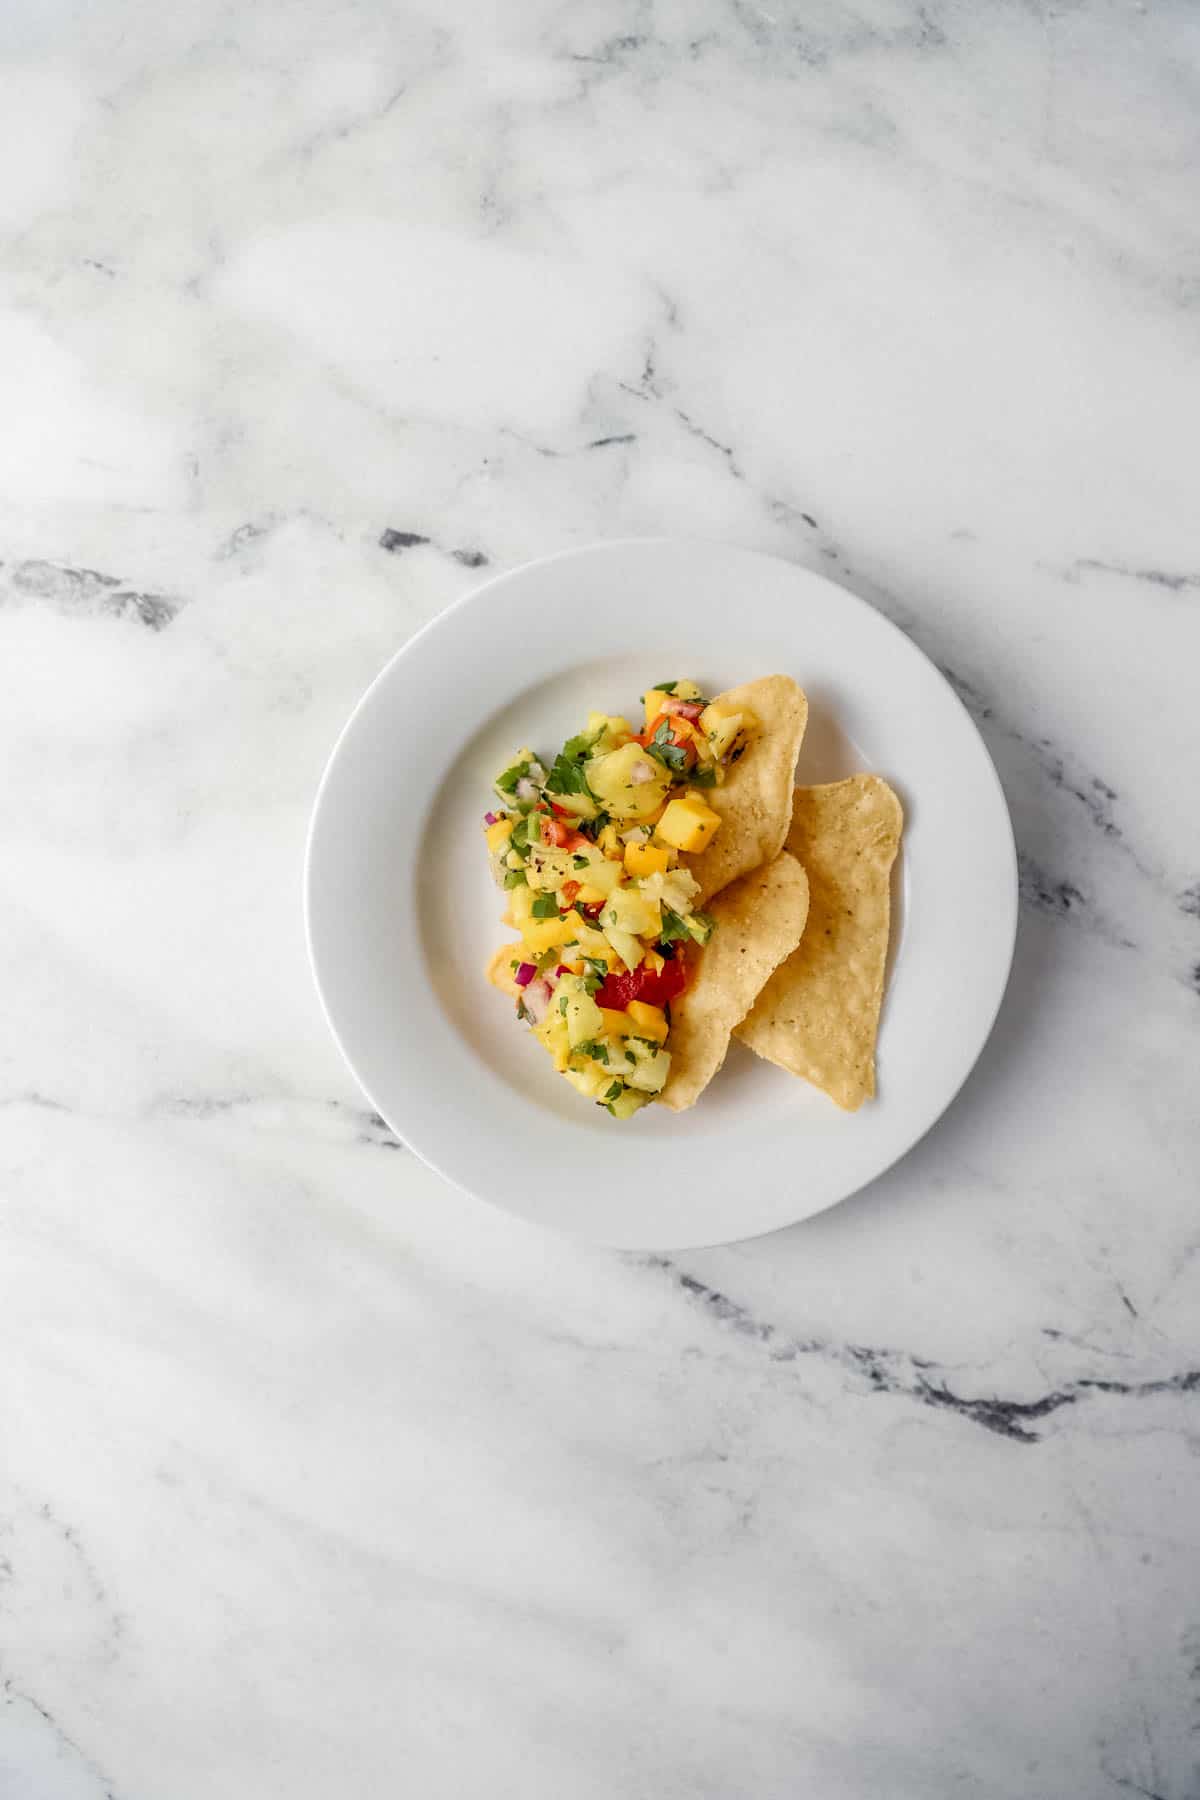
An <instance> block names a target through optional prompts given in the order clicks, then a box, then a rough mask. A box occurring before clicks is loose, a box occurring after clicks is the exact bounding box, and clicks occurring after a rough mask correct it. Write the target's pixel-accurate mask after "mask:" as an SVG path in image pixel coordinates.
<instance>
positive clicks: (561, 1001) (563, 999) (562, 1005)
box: [558, 994, 567, 1017]
mask: <svg viewBox="0 0 1200 1800" xmlns="http://www.w3.org/2000/svg"><path fill="white" fill-rule="evenodd" d="M558 1010H559V1012H560V1013H562V1014H563V1016H564V1017H565V1016H566V1011H567V996H566V995H565V994H560V995H559V996H558Z"/></svg>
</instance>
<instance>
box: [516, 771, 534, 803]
mask: <svg viewBox="0 0 1200 1800" xmlns="http://www.w3.org/2000/svg"><path fill="white" fill-rule="evenodd" d="M537 797H538V791H537V788H536V787H535V786H534V784H533V782H532V781H530V779H529V777H528V775H522V777H521V779H520V781H518V783H517V799H518V800H536V799H537Z"/></svg>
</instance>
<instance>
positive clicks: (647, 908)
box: [600, 887, 662, 938]
mask: <svg viewBox="0 0 1200 1800" xmlns="http://www.w3.org/2000/svg"><path fill="white" fill-rule="evenodd" d="M600 924H601V926H602V928H603V929H604V930H605V931H607V930H608V928H609V926H610V925H615V926H616V928H617V930H618V931H628V932H630V933H631V934H632V935H633V936H634V937H647V938H651V937H657V936H658V934H659V932H660V931H661V929H662V913H661V911H660V910H659V908H658V907H657V906H656V905H655V904H654V903H653V901H651V900H647V898H646V896H645V895H644V894H641V893H639V892H638V890H637V889H636V888H631V887H619V888H614V889H613V891H612V893H611V894H610V895H609V896H608V904H607V906H606V907H605V908H604V911H603V912H602V913H601V914H600Z"/></svg>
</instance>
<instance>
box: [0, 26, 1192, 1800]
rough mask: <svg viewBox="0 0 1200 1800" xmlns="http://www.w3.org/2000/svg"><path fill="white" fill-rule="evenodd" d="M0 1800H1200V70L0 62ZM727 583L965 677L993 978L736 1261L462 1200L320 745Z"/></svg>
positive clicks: (388, 45)
mask: <svg viewBox="0 0 1200 1800" xmlns="http://www.w3.org/2000/svg"><path fill="white" fill-rule="evenodd" d="M0 47H2V50H3V57H2V60H0V149H2V151H3V154H0V396H2V410H3V428H2V429H0V747H2V748H0V755H2V758H3V768H4V780H3V782H2V783H0V815H2V825H3V830H2V842H3V855H2V857H0V922H2V930H0V970H2V977H3V989H4V995H5V1005H4V1009H3V1023H2V1025H0V1046H2V1048H0V1232H2V1236H0V1394H2V1396H3V1400H2V1408H0V1444H2V1449H0V1697H2V1701H3V1704H2V1706H0V1793H2V1794H3V1795H4V1796H5V1800H8V1797H9V1796H12V1797H13V1800H104V1797H106V1800H217V1797H219V1800H243V1797H245V1800H276V1797H279V1800H284V1797H286V1800H326V1797H327V1796H331V1795H338V1796H341V1795H353V1796H355V1797H356V1800H369V1797H373V1796H381V1797H382V1796H389V1797H390V1796H393V1795H396V1794H401V1793H403V1794H412V1795H420V1796H422V1800H442V1797H443V1796H444V1797H445V1800H484V1797H485V1796H486V1800H505V1797H509V1796H511V1797H512V1800H563V1797H564V1796H569V1797H570V1800H617V1797H619V1800H643V1797H647V1800H649V1797H653V1800H795V1797H797V1796H800V1795H805V1796H808V1795H811V1796H814V1797H818V1796H819V1800H881V1797H886V1800H950V1797H951V1796H960V1795H961V1796H972V1797H979V1800H1081V1797H1083V1796H1086V1797H1087V1800H1105V1797H1106V1796H1112V1797H1113V1800H1119V1797H1120V1796H1124V1795H1133V1796H1139V1795H1140V1796H1144V1797H1146V1800H1193V1797H1194V1796H1195V1795H1196V1794H1197V1792H1200V1580H1198V1569H1200V1208H1198V1206H1197V1199H1198V1197H1200V1182H1198V1178H1197V1171H1198V1169H1200V1107H1198V1105H1197V1080H1196V1076H1197V1067H1198V1059H1200V1050H1198V1031H1197V1027H1198V1023H1200V834H1198V831H1197V817H1198V814H1197V806H1196V790H1197V777H1198V775H1200V768H1198V755H1197V710H1196V674H1195V672H1196V669H1197V666H1198V664H1200V526H1198V523H1197V516H1198V515H1197V475H1196V471H1197V457H1196V442H1197V437H1196V420H1197V417H1198V416H1200V360H1198V358H1197V348H1196V325H1197V318H1198V316H1200V312H1198V307H1200V223H1198V222H1200V208H1198V206H1197V199H1198V195H1200V127H1198V125H1197V119H1198V118H1200V77H1198V74H1197V70H1198V68H1200V15H1198V14H1197V12H1196V10H1195V9H1194V8H1188V7H1186V6H1184V5H1182V4H1175V5H1171V4H1166V5H1162V6H1158V7H1152V8H1145V7H1142V6H1137V5H1132V4H1122V3H1118V0H1112V3H1104V0H1082V3H1080V4H1063V5H1059V6H1050V5H1045V6H1043V5H1028V6H1025V5H1017V4H1011V5H1010V4H1000V5H997V6H993V7H972V6H969V5H964V4H961V3H959V4H955V3H953V0H929V3H928V4H925V5H915V4H910V3H908V0H855V3H854V4H850V3H848V0H822V3H821V4H820V5H814V6H811V7H799V6H794V5H793V6H787V5H782V4H775V5H766V4H763V5H758V4H754V3H753V0H692V3H691V4H688V5H682V4H671V3H669V0H582V3H581V4H572V5H565V4H552V3H549V0H518V3H517V4H515V5H512V6H508V7H498V8H487V9H485V8H482V7H477V6H475V5H472V4H469V0H439V3H438V4H436V5H435V4H433V0H424V4H421V0H413V3H406V4H403V5H399V6H397V5H392V4H389V3H387V0H343V3H340V4H337V5H334V4H333V3H332V0H294V3H292V0H263V3H262V4H259V5H256V6H254V7H243V6H236V7H235V6H233V5H230V4H221V3H216V4H214V3H209V0H177V3H175V4H172V5H169V6H161V7H146V6H145V5H142V4H136V3H135V0H101V3H100V4H97V5H92V6H90V7H85V6H83V5H82V4H72V3H71V0H55V3H54V4H50V5H40V4H37V3H35V0H17V4H15V5H13V6H10V7H9V8H7V9H6V11H5V12H4V15H3V18H2V19H0ZM638 533H680V534H701V535H710V536H712V537H713V538H718V539H721V540H724V541H731V542H737V543H742V544H745V545H748V546H750V547H754V548H760V549H765V550H768V551H773V552H775V553H777V554H781V555H784V556H787V557H791V558H793V559H795V560H796V561H798V562H802V563H805V564H807V565H809V566H811V567H814V568H817V569H820V570H822V571H824V572H826V573H828V574H830V575H832V576H833V577H834V578H835V579H837V580H840V581H842V582H844V583H845V585H847V586H848V587H850V588H853V589H854V590H855V591H857V592H859V593H861V594H863V595H865V596H866V597H867V598H868V599H870V600H871V601H873V602H874V603H875V604H876V605H877V606H879V607H880V608H881V609H882V610H883V611H884V612H885V613H886V614H887V615H888V616H889V617H891V618H893V619H895V620H896V621H898V622H899V623H900V624H901V625H902V626H903V627H904V628H905V630H907V631H908V632H909V633H910V634H911V635H912V636H913V637H914V638H915V639H916V640H917V641H918V642H919V643H920V644H922V645H923V646H924V647H925V649H926V650H928V651H929V652H930V654H931V655H932V656H934V657H935V658H936V660H937V661H938V662H939V663H940V664H941V665H942V666H943V667H944V668H945V669H946V670H947V672H948V673H949V674H950V676H951V679H952V680H953V681H954V683H955V685H956V686H957V687H958V689H959V691H960V693H961V694H962V695H963V696H964V698H965V700H966V702H967V704H968V706H969V707H970V709H971V711H972V712H973V714H974V716H975V718H976V719H977V720H978V722H979V725H980V728H981V730H982V731H983V733H984V735H985V737H986V739H987V742H988V744H989V746H990V748H991V750H992V752H993V755H994V756H995V758H996V762H997V765H998V767H999V769H1000V772H1001V775H1002V778H1003V781H1004V785H1005V788H1006V790H1007V793H1008V797H1009V801H1010V805H1011V808H1012V812H1013V818H1014V823H1015V828H1016V833H1017V839H1018V843H1019V846H1020V850H1021V870H1022V876H1021V880H1022V901H1023V906H1022V919H1021V929H1020V936H1019V942H1018V947H1017V956H1016V964H1015V969H1014V974H1013V979H1012V982H1011V986H1010V990H1009V995H1008V998H1007V1001H1006V1003H1005V1006H1004V1009H1003V1011H1002V1014H1001V1017H1000V1021H999V1025H998V1028H997V1030H996V1033H995V1035H994V1037H993V1040H992V1042H991V1044H990V1046H989V1048H988V1050H987V1052H986V1053H985V1055H984V1057H983V1059H982V1061H981V1063H980V1065H979V1067H978V1069H977V1070H976V1072H975V1074H974V1076H973V1077H972V1079H971V1080H970V1082H969V1084H968V1086H967V1088H966V1089H965V1090H964V1092H963V1094H962V1095H961V1096H960V1098H959V1100H958V1102H957V1103H956V1104H955V1105H954V1107H953V1108H952V1109H951V1111H950V1112H949V1114H948V1115H947V1116H946V1118H945V1119H944V1120H943V1121H942V1123H941V1125H940V1126H939V1127H938V1128H937V1130H936V1131H935V1132H934V1133H933V1134H932V1135H931V1136H930V1137H929V1138H928V1139H927V1140H926V1141H925V1142H924V1143H923V1144H922V1145H920V1147H919V1148H918V1149H917V1150H915V1151H914V1152H913V1153H912V1154H911V1155H910V1156H909V1157H908V1158H907V1159H906V1160H905V1161H904V1162H903V1163H902V1164H901V1165H900V1166H899V1167H898V1168H896V1169H895V1170H894V1171H892V1173H891V1174H889V1175H888V1176H887V1177H886V1178H884V1179H882V1180H880V1181H879V1182H878V1183H876V1184H875V1185H874V1186H873V1187H872V1188H871V1189H870V1190H868V1191H867V1192H865V1193H863V1194H861V1195H860V1196H858V1197H857V1198H856V1199H854V1200H852V1201H849V1202H847V1203H846V1204H844V1205H842V1206H841V1207H839V1208H837V1209H836V1210H835V1211H833V1212H831V1213H829V1214H827V1215H825V1216H823V1217H821V1218H819V1219H817V1220H815V1221H812V1222H811V1223H809V1224H808V1225H805V1226H803V1227H799V1228H797V1229H795V1230H793V1231H791V1232H787V1233H784V1234H781V1235H779V1236H777V1237H774V1238H770V1239H766V1240H763V1241H760V1242H756V1243H750V1244H746V1245H742V1246H732V1247H729V1248H726V1249H719V1250H712V1251H705V1252H696V1253H689V1254H686V1255H681V1256H678V1257H667V1258H662V1257H647V1256H640V1255H619V1254H613V1253H609V1252H604V1251H599V1250H593V1249H589V1248H586V1247H580V1246H577V1245H575V1244H572V1243H569V1242H564V1241H558V1240H556V1239H555V1238H553V1237H547V1236H543V1235H540V1234H539V1233H537V1232H536V1231H534V1230H532V1229H528V1228H526V1227H523V1226H522V1225H520V1224H518V1223H515V1222H513V1221H511V1220H509V1219H507V1218H505V1217H503V1216H501V1215H499V1214H495V1213H493V1212H491V1211H490V1210H488V1209H486V1208H483V1207H480V1206H475V1205H473V1204H472V1203H470V1202H468V1201H466V1200H464V1199H462V1198H461V1197H459V1196H457V1195H455V1194H453V1193H451V1192H450V1191H449V1190H448V1189H446V1188H445V1187H443V1186H442V1185H441V1184H440V1183H439V1182H438V1180H437V1179H436V1178H435V1177H433V1176H432V1175H430V1174H429V1173H427V1172H426V1171H425V1170H424V1169H423V1168H422V1167H421V1166H420V1165H418V1164H417V1163H416V1162H415V1161H414V1160H413V1159H412V1158H411V1157H410V1156H409V1155H408V1154H407V1153H406V1152H405V1151H403V1150H402V1149H401V1148H400V1147H399V1146H397V1145H396V1144H395V1143H394V1142H392V1141H391V1139H390V1138H389V1136H388V1134H387V1132H386V1130H384V1129H383V1128H382V1127H381V1124H380V1122H379V1120H378V1119H376V1118H375V1117H373V1116H372V1115H371V1113H370V1112H369V1111H368V1110H367V1109H366V1108H365V1106H364V1103H363V1101H362V1100H361V1098H360V1096H359V1095H358V1093H357V1091H356V1089H355V1087H354V1085H353V1083H352V1081H351V1079H350V1077H349V1075H348V1074H347V1073H346V1071H345V1069H344V1068H343V1067H342V1065H341V1063H340V1061H339V1059H338V1056H337V1053H336V1051H335V1049H334V1046H333V1044H332V1042H331V1041H330V1039H329V1037H328V1034H327V1032H326V1030H325V1027H324V1025H323V1023H322V1021H321V1019H320V1017H319V1014H318V1010H317V1005H316V1001H315V998H314V994H313V991H312V986H311V983H310V980H309V976H308V971H307V966H306V961H305V954H304V945H303V935H302V925H301V916H300V906H299V870H300V859H301V854H302V847H303V841H304V833H305V827H306V820H307V814H308V809H309V805H310V801H311V798H312V794H313V789H314V784H315V782H316V779H317V776H318V774H319V771H320V769H321V766H322V763H323V760H324V758H325V755H326V753H327V751H328V749H329V746H330V743H331V741H332V738H333V736H334V734H335V732H336V730H337V728H338V726H339V724H340V722H341V720H342V718H343V716H344V715H345V713H346V712H347V710H348V708H349V706H350V704H351V703H352V701H353V700H354V698H355V697H356V696H357V694H358V693H359V691H360V690H361V688H362V687H363V686H364V684H365V683H366V682H367V680H368V679H369V678H370V676H371V675H372V674H373V673H374V672H375V671H376V670H377V668H378V667H379V666H380V665H381V664H382V663H383V661H384V660H385V659H386V658H387V657H388V656H389V654H390V653H391V652H392V651H393V650H394V649H395V648H396V647H397V646H398V645H399V644H400V643H401V642H402V641H403V640H404V638H405V637H406V636H407V635H408V634H409V633H410V632H411V631H412V630H413V629H414V628H415V627H416V626H418V625H419V624H420V623H421V622H422V621H423V620H425V619H427V618H429V617H430V616H431V615H432V614H434V613H435V612H436V611H437V610H438V609H439V608H440V607H442V606H443V605H445V603H446V602H447V601H449V600H450V599H452V598H453V597H454V596H455V595H456V594H459V593H461V592H462V591H464V590H465V589H466V588H467V587H468V586H469V585H471V584H472V583H474V582H476V581H477V580H478V579H479V572H480V571H481V570H483V571H487V570H496V569H501V568H504V567H507V566H510V565H513V564H515V563H518V562H520V561H523V560H525V559H527V558H530V557H533V556H537V555H540V554H543V553H545V552H548V551H552V550H555V549H558V548H561V547H563V546H566V545H571V544H577V543H584V542H587V541H589V540H592V539H595V538H600V537H607V536H619V535H629V534H638Z"/></svg>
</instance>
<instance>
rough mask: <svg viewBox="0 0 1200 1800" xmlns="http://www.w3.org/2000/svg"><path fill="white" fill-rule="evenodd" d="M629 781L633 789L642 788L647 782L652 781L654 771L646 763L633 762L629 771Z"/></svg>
mask: <svg viewBox="0 0 1200 1800" xmlns="http://www.w3.org/2000/svg"><path fill="white" fill-rule="evenodd" d="M629 779H630V781H631V782H632V783H633V785H634V787H644V786H645V785H646V783H647V782H648V781H653V780H654V770H653V769H652V768H651V767H650V764H649V763H648V762H635V763H634V765H633V767H632V769H630V771H629Z"/></svg>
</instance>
